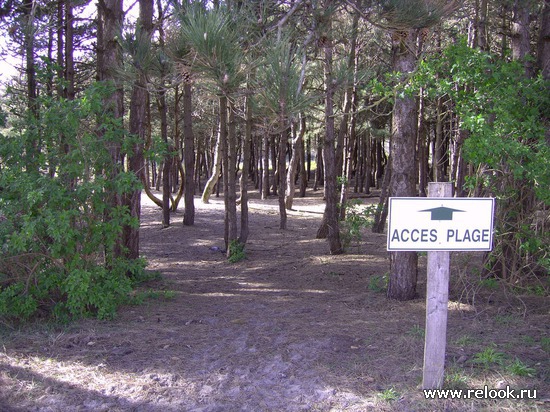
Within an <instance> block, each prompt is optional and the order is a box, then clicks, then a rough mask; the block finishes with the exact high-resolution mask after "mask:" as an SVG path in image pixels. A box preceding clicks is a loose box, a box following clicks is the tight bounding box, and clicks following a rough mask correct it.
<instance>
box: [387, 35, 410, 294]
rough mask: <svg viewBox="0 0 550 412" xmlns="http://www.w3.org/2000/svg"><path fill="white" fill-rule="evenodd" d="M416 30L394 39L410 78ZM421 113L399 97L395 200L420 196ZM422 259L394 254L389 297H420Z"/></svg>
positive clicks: (399, 67) (397, 64) (397, 62)
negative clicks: (418, 148)
mask: <svg viewBox="0 0 550 412" xmlns="http://www.w3.org/2000/svg"><path fill="white" fill-rule="evenodd" d="M415 46H416V30H407V31H401V32H397V33H394V35H393V47H392V49H393V50H392V51H393V69H394V70H395V71H396V72H399V73H402V74H403V75H407V74H409V73H411V72H412V71H413V70H414V69H415V67H416V56H415V49H416V47H415ZM416 128H417V110H416V99H415V98H414V97H408V96H404V97H399V96H396V98H395V102H394V107H393V116H392V137H391V143H390V150H391V152H390V153H391V154H390V156H391V180H390V194H391V196H396V197H397V196H398V197H408V196H414V195H415V194H416V175H417V173H416V172H417V171H416V167H415V166H416V161H415V153H416V136H417V130H416ZM417 272H418V257H417V254H416V252H391V254H390V277H389V283H388V293H387V296H388V298H390V299H397V300H409V299H413V298H414V297H415V294H416V280H417Z"/></svg>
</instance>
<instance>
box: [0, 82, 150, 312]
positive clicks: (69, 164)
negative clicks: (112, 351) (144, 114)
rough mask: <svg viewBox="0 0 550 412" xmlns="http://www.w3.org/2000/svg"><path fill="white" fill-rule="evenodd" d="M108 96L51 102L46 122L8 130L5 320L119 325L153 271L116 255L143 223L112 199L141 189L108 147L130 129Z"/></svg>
mask: <svg viewBox="0 0 550 412" xmlns="http://www.w3.org/2000/svg"><path fill="white" fill-rule="evenodd" d="M109 92H110V91H109V90H108V88H106V87H104V86H99V85H96V86H93V87H91V88H89V89H88V90H87V91H86V92H85V93H84V94H83V96H82V97H81V98H79V99H77V100H74V101H65V100H61V101H59V100H53V99H51V98H48V97H45V98H42V99H41V100H40V116H39V117H38V118H36V117H34V116H28V117H26V118H14V119H13V120H12V122H11V124H8V125H10V126H12V127H11V128H9V129H7V128H4V129H2V135H1V138H0V167H1V172H2V173H1V174H0V188H2V190H1V192H0V250H1V255H0V318H3V319H6V320H14V319H28V318H30V317H32V316H36V315H40V314H46V315H48V314H49V315H51V314H53V315H54V316H55V317H56V318H58V319H60V320H67V319H69V318H72V317H81V316H89V315H94V316H97V317H99V318H110V317H112V316H113V315H114V313H115V311H116V308H117V307H118V306H119V305H120V304H121V303H123V302H125V301H126V299H127V297H128V294H129V292H130V291H131V290H132V285H133V279H132V275H137V274H139V273H140V272H141V271H142V270H143V268H144V262H143V261H142V260H134V261H131V260H128V259H125V258H123V257H121V256H124V253H117V252H116V250H117V248H120V239H121V234H122V229H123V227H124V226H126V225H136V224H138V222H137V221H136V220H134V219H132V218H131V217H130V213H129V211H128V209H127V208H126V207H122V206H120V203H119V204H118V205H117V203H115V202H113V201H112V200H113V198H116V197H118V198H120V197H122V196H123V195H124V194H125V193H128V192H129V191H131V190H134V189H135V188H137V187H139V182H137V180H136V179H135V177H134V176H133V175H132V174H129V173H124V172H120V171H116V172H115V170H114V167H113V162H112V161H111V156H110V153H109V151H108V149H107V147H108V145H107V144H106V142H122V140H123V139H124V131H123V129H122V128H121V125H120V124H119V123H117V122H115V121H113V120H112V119H110V118H109V117H108V115H107V114H106V113H105V112H104V107H103V104H102V102H103V98H104V96H106V95H107V94H108V93H109ZM97 124H100V125H101V133H98V132H97V127H96V125H97Z"/></svg>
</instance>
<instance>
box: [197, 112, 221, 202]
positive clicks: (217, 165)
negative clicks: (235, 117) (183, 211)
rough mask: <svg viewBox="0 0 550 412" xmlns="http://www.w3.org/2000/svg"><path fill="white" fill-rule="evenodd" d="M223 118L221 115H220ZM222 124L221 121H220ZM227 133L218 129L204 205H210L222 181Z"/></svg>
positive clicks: (203, 200) (205, 189) (202, 198)
mask: <svg viewBox="0 0 550 412" xmlns="http://www.w3.org/2000/svg"><path fill="white" fill-rule="evenodd" d="M220 117H221V114H220ZM220 124H221V120H220ZM226 133H227V131H224V132H222V130H221V128H219V127H218V136H217V138H216V143H215V145H214V160H213V161H212V167H211V169H212V174H211V175H210V178H209V179H208V181H207V182H206V184H205V185H204V190H203V192H202V197H201V200H202V203H209V201H210V196H211V195H212V192H213V191H214V187H215V186H216V184H217V183H218V180H219V179H220V174H221V171H222V149H223V143H222V139H225V138H226Z"/></svg>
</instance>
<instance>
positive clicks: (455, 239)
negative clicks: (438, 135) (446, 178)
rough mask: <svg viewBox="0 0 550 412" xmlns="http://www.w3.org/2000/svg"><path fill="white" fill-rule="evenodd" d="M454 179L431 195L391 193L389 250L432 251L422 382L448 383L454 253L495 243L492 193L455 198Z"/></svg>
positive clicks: (430, 384) (431, 188) (431, 187)
mask: <svg viewBox="0 0 550 412" xmlns="http://www.w3.org/2000/svg"><path fill="white" fill-rule="evenodd" d="M452 191H453V186H452V183H440V182H435V183H430V184H429V185H428V197H425V198H419V197H415V198H399V197H394V198H390V202H389V222H388V250H389V251H427V252H428V275H427V290H426V330H425V336H426V337H425V342H424V367H423V376H422V387H423V388H424V389H438V388H441V386H442V385H443V375H444V365H445V348H446V344H447V310H448V301H449V272H450V252H451V251H468V250H479V251H481V250H483V251H489V250H491V249H492V247H493V214H494V203H495V200H494V199H492V198H453V197H452Z"/></svg>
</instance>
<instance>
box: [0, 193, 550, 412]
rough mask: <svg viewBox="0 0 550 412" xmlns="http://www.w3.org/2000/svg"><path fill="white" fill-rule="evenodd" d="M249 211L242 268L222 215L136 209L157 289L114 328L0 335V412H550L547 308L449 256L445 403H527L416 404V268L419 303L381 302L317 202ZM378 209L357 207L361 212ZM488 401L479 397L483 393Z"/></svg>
mask: <svg viewBox="0 0 550 412" xmlns="http://www.w3.org/2000/svg"><path fill="white" fill-rule="evenodd" d="M308 195H309V197H306V198H302V199H300V198H297V199H296V201H295V210H293V211H290V213H289V219H288V229H287V230H284V231H283V230H279V216H278V208H277V201H276V199H269V200H267V201H259V200H257V199H252V200H251V210H250V227H251V233H250V237H249V242H248V245H247V247H246V259H244V260H242V261H240V262H237V263H234V264H231V263H229V262H228V261H227V260H226V258H225V256H224V255H223V254H222V253H221V252H220V251H219V249H221V248H222V247H223V215H224V212H223V201H222V200H221V199H215V198H214V199H213V200H212V202H211V203H210V204H209V205H203V204H202V203H200V201H199V200H197V202H196V207H197V211H196V220H195V225H194V226H192V227H184V226H183V225H182V223H181V222H182V217H183V216H182V214H181V213H179V212H178V213H175V214H173V215H172V222H173V225H172V226H171V227H169V228H167V229H161V224H160V219H161V213H160V211H159V210H158V209H157V208H156V207H154V205H153V204H152V203H151V202H150V201H149V200H148V199H147V198H146V197H144V200H143V222H142V252H143V255H144V256H145V257H146V258H147V259H148V261H149V269H151V270H154V271H158V272H159V273H160V274H161V277H160V278H157V279H155V280H152V281H149V282H148V283H146V284H143V285H141V286H140V289H139V291H138V292H137V293H138V295H137V298H139V299H136V301H141V303H140V304H136V305H133V306H127V307H124V308H122V309H121V310H120V311H119V313H118V316H117V317H116V319H115V320H112V321H98V320H93V319H84V320H81V321H76V322H74V323H72V324H70V325H64V326H63V325H55V324H41V323H35V324H31V325H26V326H24V327H18V328H16V329H7V328H4V325H1V324H0V328H4V330H2V331H0V411H2V412H9V411H40V412H48V411H52V412H54V411H60V412H62V411H71V412H72V411H94V412H96V411H108V412H116V411H141V412H176V411H178V412H179V411H204V412H206V411H208V412H214V411H220V412H221V411H224V412H225V411H253V412H257V411H258V412H259V411H274V412H275V411H369V410H375V411H378V410H380V411H444V410H445V411H463V410H470V411H475V410H489V411H501V410H510V411H517V410H525V411H527V410H528V411H537V410H540V411H543V410H548V409H549V408H550V298H548V297H543V296H536V295H534V294H523V295H522V294H519V293H518V292H516V293H512V292H511V291H510V289H509V288H505V287H503V286H502V285H500V283H499V282H497V281H495V280H494V279H481V278H480V273H481V271H480V265H479V262H480V256H478V255H476V254H472V253H468V254H466V253H461V254H460V253H453V256H452V274H451V278H452V281H451V290H450V303H449V319H448V334H447V335H448V338H447V360H446V381H445V385H444V386H445V387H446V388H462V389H466V388H480V389H483V388H484V386H487V387H488V390H492V389H493V390H495V391H496V390H499V391H500V393H504V392H505V391H506V388H507V387H509V388H511V389H514V390H516V392H517V390H519V389H530V390H531V392H530V395H533V394H534V392H533V391H534V390H536V396H537V400H479V399H478V400H475V399H471V400H464V399H463V400H426V399H424V396H423V392H422V390H421V381H422V363H423V351H424V323H425V278H426V257H425V256H421V257H420V265H419V283H418V298H417V299H415V300H412V301H408V302H396V301H391V300H388V299H387V298H386V297H385V293H384V276H385V275H386V274H387V273H388V269H389V264H388V255H387V252H386V238H385V235H383V234H373V233H371V232H370V230H365V232H364V233H363V238H362V240H361V241H360V242H359V245H356V244H354V245H351V246H350V247H349V250H348V252H347V253H346V254H344V255H339V256H331V255H329V254H328V245H327V243H326V241H324V240H318V239H315V233H316V230H317V228H318V226H319V223H320V221H321V217H322V211H323V204H322V199H321V198H320V197H319V196H320V194H318V193H317V194H312V193H308ZM376 200H377V199H376V198H365V197H364V198H363V199H362V201H363V202H364V203H365V204H366V203H369V202H375V201H376ZM495 391H493V393H497V392H495Z"/></svg>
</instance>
